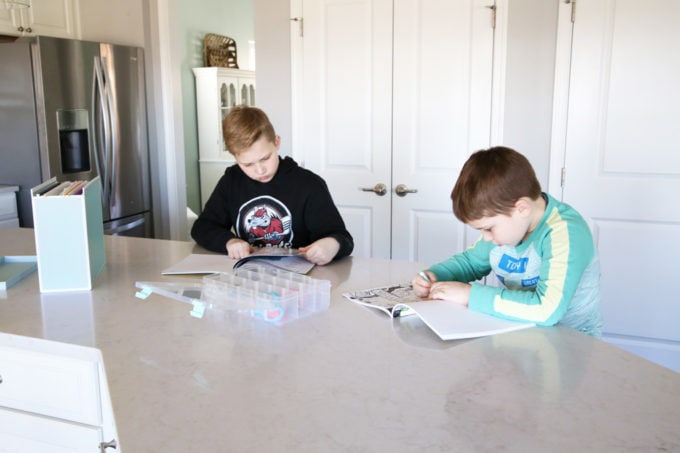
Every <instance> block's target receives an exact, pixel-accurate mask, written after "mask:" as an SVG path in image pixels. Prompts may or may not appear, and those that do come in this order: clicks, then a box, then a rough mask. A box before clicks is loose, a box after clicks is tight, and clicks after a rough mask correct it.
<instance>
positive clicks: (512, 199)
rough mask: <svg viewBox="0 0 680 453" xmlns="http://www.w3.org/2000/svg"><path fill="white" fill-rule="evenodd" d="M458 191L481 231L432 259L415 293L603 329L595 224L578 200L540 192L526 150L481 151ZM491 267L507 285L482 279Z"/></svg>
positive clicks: (458, 210)
mask: <svg viewBox="0 0 680 453" xmlns="http://www.w3.org/2000/svg"><path fill="white" fill-rule="evenodd" d="M451 199H452V201H453V212H454V214H455V215H456V217H457V218H458V219H459V220H460V221H462V222H464V223H466V224H468V225H469V226H471V227H472V228H475V229H477V230H479V231H480V232H481V237H480V238H479V239H478V240H477V242H475V243H474V244H473V245H472V246H471V247H470V248H468V249H467V250H465V251H464V252H462V253H459V254H457V255H454V256H453V257H451V258H449V259H447V260H445V261H443V262H441V263H438V264H435V265H433V266H430V268H428V269H427V270H426V271H424V272H423V273H424V275H426V276H427V278H424V277H423V276H422V275H420V274H419V275H417V276H416V277H414V279H413V287H414V290H415V291H416V294H418V295H419V296H421V297H429V298H431V299H444V300H450V301H453V302H456V303H459V304H461V305H465V306H467V307H468V308H469V309H471V310H475V311H480V312H483V313H488V314H491V315H495V316H498V317H502V318H507V319H513V320H524V321H531V322H535V323H536V324H538V325H554V324H556V323H558V322H559V323H562V324H565V325H568V326H570V327H573V328H574V329H577V330H580V331H582V332H585V333H587V334H590V335H593V336H600V335H601V328H602V318H601V315H600V292H599V289H600V271H599V260H598V257H597V250H596V248H595V244H594V242H593V238H592V235H591V232H590V228H589V227H588V224H587V223H586V221H585V220H584V219H583V217H581V215H580V214H579V213H578V212H576V211H575V210H574V209H573V208H572V207H571V206H569V205H567V204H565V203H561V202H560V201H558V200H556V199H555V198H553V197H551V196H550V195H548V194H546V193H543V192H541V187H540V184H539V182H538V180H537V179H536V175H535V173H534V170H533V168H532V167H531V164H530V163H529V161H528V160H527V159H526V157H524V156H523V155H522V154H520V153H518V152H517V151H515V150H513V149H510V148H505V147H500V146H499V147H494V148H490V149H488V150H481V151H477V152H476V153H474V154H472V155H471V156H470V158H469V159H468V161H467V162H466V163H465V165H463V169H462V170H461V173H460V176H459V178H458V180H457V181H456V184H455V186H454V188H453V192H452V193H451ZM491 271H493V272H494V273H495V274H496V276H497V277H498V279H499V280H500V282H501V283H502V287H498V286H488V285H483V284H481V283H478V282H476V281H477V280H479V279H481V278H482V277H485V276H487V275H489V274H490V273H491ZM470 282H473V283H470Z"/></svg>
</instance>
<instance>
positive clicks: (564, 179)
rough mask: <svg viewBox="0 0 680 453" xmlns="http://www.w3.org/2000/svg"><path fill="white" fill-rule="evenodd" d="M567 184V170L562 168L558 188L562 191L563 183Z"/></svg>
mask: <svg viewBox="0 0 680 453" xmlns="http://www.w3.org/2000/svg"><path fill="white" fill-rule="evenodd" d="M565 182H567V169H566V168H565V167H562V174H561V175H560V187H561V188H563V189H564V183H565Z"/></svg>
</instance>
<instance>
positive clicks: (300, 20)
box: [290, 16, 305, 38]
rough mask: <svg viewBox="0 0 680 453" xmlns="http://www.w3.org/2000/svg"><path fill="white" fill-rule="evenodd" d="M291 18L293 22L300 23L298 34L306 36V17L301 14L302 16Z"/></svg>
mask: <svg viewBox="0 0 680 453" xmlns="http://www.w3.org/2000/svg"><path fill="white" fill-rule="evenodd" d="M290 20H291V21H292V22H297V24H298V36H300V38H302V37H304V36H305V25H304V22H305V19H304V18H303V17H301V16H300V17H291V18H290Z"/></svg>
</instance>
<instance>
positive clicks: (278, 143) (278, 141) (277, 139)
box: [274, 135, 281, 150]
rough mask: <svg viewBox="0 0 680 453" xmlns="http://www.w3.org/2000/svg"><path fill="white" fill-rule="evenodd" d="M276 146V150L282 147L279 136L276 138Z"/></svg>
mask: <svg viewBox="0 0 680 453" xmlns="http://www.w3.org/2000/svg"><path fill="white" fill-rule="evenodd" d="M274 145H275V146H276V149H277V150H278V149H279V146H281V136H280V135H277V136H276V137H274Z"/></svg>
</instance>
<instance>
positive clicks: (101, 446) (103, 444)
mask: <svg viewBox="0 0 680 453" xmlns="http://www.w3.org/2000/svg"><path fill="white" fill-rule="evenodd" d="M107 448H113V449H117V448H118V444H117V443H116V439H112V440H110V441H108V442H100V443H99V451H100V452H101V453H106V449H107Z"/></svg>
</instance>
